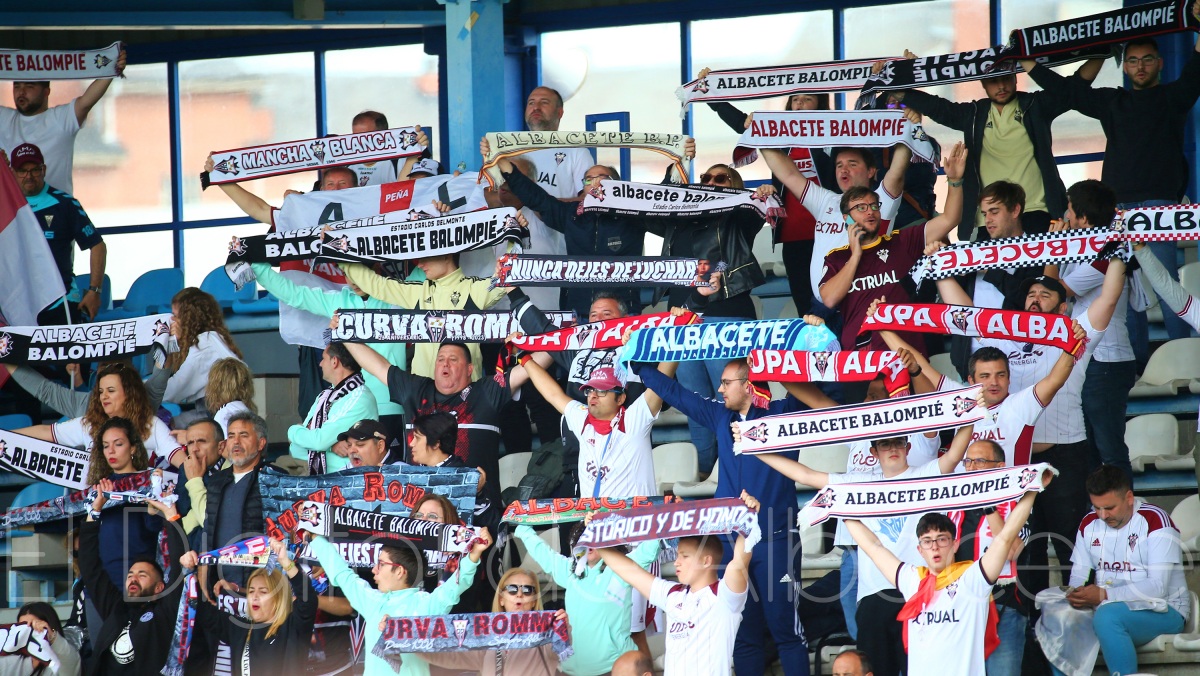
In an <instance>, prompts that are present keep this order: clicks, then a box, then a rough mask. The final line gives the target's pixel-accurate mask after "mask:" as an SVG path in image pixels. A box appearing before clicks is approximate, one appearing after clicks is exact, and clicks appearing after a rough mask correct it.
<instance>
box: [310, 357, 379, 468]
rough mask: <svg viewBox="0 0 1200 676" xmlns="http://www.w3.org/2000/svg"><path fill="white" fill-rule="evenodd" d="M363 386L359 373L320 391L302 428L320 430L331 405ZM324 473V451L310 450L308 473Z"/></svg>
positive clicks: (327, 418)
mask: <svg viewBox="0 0 1200 676" xmlns="http://www.w3.org/2000/svg"><path fill="white" fill-rule="evenodd" d="M363 386H364V382H363V376H362V373H361V372H359V373H355V374H353V375H350V376H346V377H345V378H343V379H342V382H340V383H338V384H337V385H333V386H331V387H327V388H325V389H323V390H321V393H320V394H319V395H317V402H316V407H315V408H314V410H313V415H312V417H311V418H309V419H308V420H307V421H306V422H305V423H304V426H305V427H307V428H308V429H310V430H315V429H319V428H321V427H322V426H323V425H324V424H325V423H326V422H327V421H328V420H329V412H330V410H332V409H333V405H334V404H335V403H337V401H338V400H339V399H341V398H342V397H345V396H347V395H349V394H350V393H351V392H354V391H355V390H357V389H359V388H360V387H363ZM325 471H326V467H325V451H324V450H320V451H313V450H310V451H309V452H308V473H309V474H310V475H311V474H324V473H325Z"/></svg>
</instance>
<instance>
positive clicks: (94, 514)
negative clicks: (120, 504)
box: [88, 509, 100, 521]
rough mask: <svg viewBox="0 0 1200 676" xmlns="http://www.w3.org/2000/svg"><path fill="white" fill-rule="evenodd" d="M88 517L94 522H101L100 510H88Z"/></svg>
mask: <svg viewBox="0 0 1200 676" xmlns="http://www.w3.org/2000/svg"><path fill="white" fill-rule="evenodd" d="M88 517H89V518H90V519H91V520H92V521H99V520H100V510H98V509H89V510H88Z"/></svg>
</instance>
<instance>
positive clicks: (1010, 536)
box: [979, 472, 1051, 582]
mask: <svg viewBox="0 0 1200 676" xmlns="http://www.w3.org/2000/svg"><path fill="white" fill-rule="evenodd" d="M1050 478H1051V473H1050V472H1046V473H1045V476H1044V477H1043V481H1044V482H1045V483H1049V482H1050ZM1035 499H1037V493H1035V492H1033V491H1030V492H1028V493H1026V494H1025V495H1023V496H1021V499H1020V500H1018V501H1017V506H1016V507H1014V508H1013V511H1011V512H1009V513H1008V517H1007V518H1006V519H1005V520H1004V528H1001V529H1000V532H999V533H996V534H995V535H994V536H993V537H992V544H991V545H990V546H989V547H988V549H987V551H986V552H984V553H983V556H982V557H980V559H979V565H980V567H981V568H983V572H984V575H985V576H986V577H987V579H988V581H991V582H994V581H995V580H996V578H997V577H998V576H999V575H1000V573H1001V572H1002V571H1003V570H1004V564H1005V562H1006V561H1008V553H1009V550H1010V549H1011V548H1012V546H1013V544H1015V543H1016V542H1017V540H1018V539H1019V538H1020V533H1021V529H1022V528H1024V527H1025V522H1026V521H1028V520H1029V512H1030V511H1032V510H1033V501H1034V500H1035Z"/></svg>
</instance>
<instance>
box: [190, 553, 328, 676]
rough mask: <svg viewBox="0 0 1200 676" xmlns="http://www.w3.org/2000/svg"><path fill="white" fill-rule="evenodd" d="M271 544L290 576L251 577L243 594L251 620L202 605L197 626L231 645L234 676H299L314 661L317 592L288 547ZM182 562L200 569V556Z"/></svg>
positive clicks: (262, 571)
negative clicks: (311, 650) (310, 647)
mask: <svg viewBox="0 0 1200 676" xmlns="http://www.w3.org/2000/svg"><path fill="white" fill-rule="evenodd" d="M270 545H271V551H273V552H274V553H275V556H276V557H277V558H278V559H279V565H280V567H282V569H283V571H284V572H283V573H281V572H280V571H278V570H271V571H268V570H267V569H265V568H258V569H256V570H254V572H252V573H250V577H249V578H248V579H247V580H246V586H245V588H244V589H243V590H242V591H243V592H245V595H246V613H247V615H249V617H247V618H242V617H237V616H234V615H230V614H228V613H225V612H222V611H221V610H219V609H217V607H216V606H212V605H209V604H207V603H199V604H197V605H196V622H197V624H198V625H199V626H200V627H203V628H204V631H206V632H209V633H212V634H215V635H216V636H218V637H219V638H220V639H221V640H223V641H225V643H227V644H228V645H229V649H230V654H231V655H232V656H233V669H232V672H231V673H232V674H233V676H249V675H250V674H254V676H275V675H278V676H296V675H297V674H303V673H304V671H305V664H306V663H307V662H308V645H309V643H310V642H311V641H312V631H313V621H314V619H315V618H316V615H317V593H316V592H315V591H313V589H312V586H311V585H310V584H309V582H308V576H306V575H303V574H301V573H300V568H299V566H297V565H296V563H295V562H294V561H292V558H291V557H290V556H289V555H288V551H287V547H286V546H285V545H284V544H283V542H282V541H281V540H276V539H274V538H272V539H271V541H270ZM180 561H181V563H182V564H183V566H184V567H185V568H191V569H195V568H196V565H197V564H198V563H199V556H197V554H196V552H188V553H187V554H184V555H183V557H182V558H181V559H180ZM285 574H286V576H287V577H286V579H285V577H284V575H285ZM293 597H295V598H294V600H293Z"/></svg>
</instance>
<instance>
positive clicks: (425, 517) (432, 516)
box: [408, 512, 442, 522]
mask: <svg viewBox="0 0 1200 676" xmlns="http://www.w3.org/2000/svg"><path fill="white" fill-rule="evenodd" d="M408 518H410V519H419V520H421V521H439V522H440V521H441V520H442V515H441V514H438V513H437V512H426V513H424V514H422V513H420V512H413V513H412V514H409V515H408Z"/></svg>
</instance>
